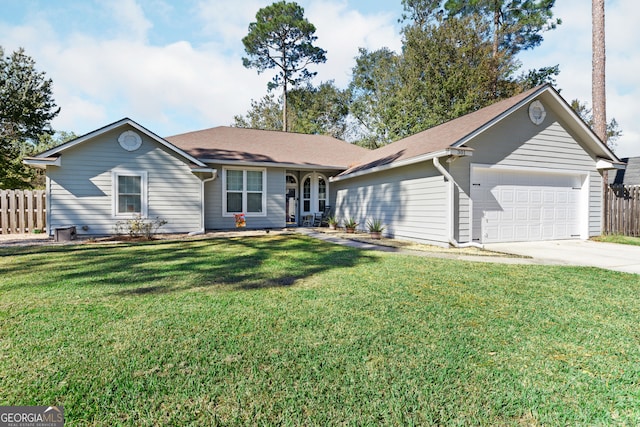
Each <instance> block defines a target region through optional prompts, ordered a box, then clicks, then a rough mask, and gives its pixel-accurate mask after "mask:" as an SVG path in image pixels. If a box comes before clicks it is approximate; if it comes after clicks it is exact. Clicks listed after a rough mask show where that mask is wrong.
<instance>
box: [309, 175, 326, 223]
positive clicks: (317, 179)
mask: <svg viewBox="0 0 640 427" xmlns="http://www.w3.org/2000/svg"><path fill="white" fill-rule="evenodd" d="M328 206H329V182H328V181H327V178H326V177H325V176H324V175H322V174H320V173H317V172H313V173H310V174H308V175H306V176H305V177H304V178H303V179H302V212H303V213H305V214H315V213H318V212H324V211H325V209H327V207H328Z"/></svg>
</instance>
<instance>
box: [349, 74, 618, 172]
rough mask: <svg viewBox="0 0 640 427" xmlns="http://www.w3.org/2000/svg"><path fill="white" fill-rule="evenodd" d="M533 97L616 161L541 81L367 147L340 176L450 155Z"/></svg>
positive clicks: (598, 154)
mask: <svg viewBox="0 0 640 427" xmlns="http://www.w3.org/2000/svg"><path fill="white" fill-rule="evenodd" d="M535 99H542V100H543V101H544V102H545V105H548V106H549V108H551V109H552V110H553V111H554V112H555V113H556V114H558V115H559V116H560V117H561V118H562V119H563V120H564V121H565V122H567V123H569V127H570V128H571V129H572V130H573V131H574V133H575V134H576V135H578V137H579V138H580V139H581V140H582V141H584V142H585V145H586V146H587V147H589V149H590V150H591V151H592V152H593V153H594V154H595V157H600V158H604V159H608V160H611V161H612V162H614V163H619V162H620V161H619V160H618V158H617V157H616V156H615V154H613V152H612V151H611V150H609V148H607V147H606V146H605V145H604V144H603V143H602V142H601V141H600V140H599V139H598V138H597V136H596V135H595V134H594V133H593V131H592V130H591V129H590V128H589V127H588V126H587V125H586V124H585V123H584V122H583V121H582V119H580V117H579V116H578V115H577V114H576V113H575V112H574V111H573V110H572V109H571V107H570V106H569V105H568V104H567V103H566V101H564V100H563V99H562V97H561V96H560V95H559V94H558V92H556V91H555V90H554V89H553V88H552V87H551V86H549V85H543V86H538V87H536V88H533V89H530V90H528V91H526V92H523V93H521V94H519V95H516V96H513V97H511V98H508V99H505V100H502V101H498V102H496V103H494V104H492V105H489V106H487V107H485V108H482V109H480V110H478V111H475V112H473V113H469V114H467V115H465V116H462V117H459V118H457V119H454V120H451V121H448V122H446V123H443V124H441V125H438V126H435V127H433V128H430V129H427V130H425V131H423V132H420V133H417V134H415V135H412V136H409V137H407V138H403V139H401V140H398V141H396V142H393V143H391V144H388V145H386V146H384V147H381V148H378V149H376V150H374V151H371V152H370V153H369V154H367V155H365V156H364V157H363V158H362V159H361V161H360V162H359V164H358V165H355V166H353V167H352V168H350V169H349V170H347V171H345V172H343V173H342V174H341V175H340V176H341V177H344V178H346V177H348V176H349V175H353V174H356V175H360V174H363V173H367V172H368V171H373V170H379V169H380V168H383V167H386V168H391V167H396V166H401V165H404V164H407V163H411V162H412V160H415V161H422V160H423V159H425V158H427V157H442V156H445V155H451V152H450V150H451V149H452V148H465V147H464V145H465V143H467V142H469V141H470V140H472V139H473V138H475V137H476V136H477V135H479V134H481V133H483V132H485V131H486V130H487V129H489V128H491V127H493V126H494V125H496V124H497V123H499V122H501V121H502V120H504V119H505V118H506V117H508V116H510V115H511V114H512V113H513V112H515V111H516V110H518V109H519V108H521V107H523V106H524V105H526V104H528V103H529V102H531V101H533V100H535ZM440 153H441V154H440Z"/></svg>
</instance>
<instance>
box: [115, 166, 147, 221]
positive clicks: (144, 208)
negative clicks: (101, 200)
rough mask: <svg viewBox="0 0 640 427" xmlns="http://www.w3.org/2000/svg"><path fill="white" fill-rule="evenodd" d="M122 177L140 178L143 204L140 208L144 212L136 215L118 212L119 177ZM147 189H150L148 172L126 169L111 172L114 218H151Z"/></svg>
mask: <svg viewBox="0 0 640 427" xmlns="http://www.w3.org/2000/svg"><path fill="white" fill-rule="evenodd" d="M120 176H139V177H140V178H141V179H140V192H141V194H140V197H141V199H142V200H141V203H140V208H141V210H142V212H139V213H138V212H136V213H119V212H118V199H119V197H118V177H120ZM147 187H148V179H147V171H134V170H124V169H116V170H113V171H111V205H112V213H113V217H114V218H133V217H134V216H136V215H138V214H140V216H141V217H142V218H147V217H148V216H149V206H148V203H147V194H148V191H147Z"/></svg>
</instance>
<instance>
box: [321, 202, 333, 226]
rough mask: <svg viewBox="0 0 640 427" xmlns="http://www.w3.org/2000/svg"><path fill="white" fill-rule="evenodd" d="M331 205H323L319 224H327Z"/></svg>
mask: <svg viewBox="0 0 640 427" xmlns="http://www.w3.org/2000/svg"><path fill="white" fill-rule="evenodd" d="M330 214H331V206H325V207H324V211H322V219H321V220H320V226H321V227H324V226H327V227H328V226H329V217H330V216H331V215H330Z"/></svg>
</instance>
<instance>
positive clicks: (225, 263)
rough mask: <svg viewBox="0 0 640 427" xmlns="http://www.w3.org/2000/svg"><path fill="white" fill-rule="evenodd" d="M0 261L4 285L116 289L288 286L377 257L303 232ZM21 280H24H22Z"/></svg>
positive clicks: (17, 252)
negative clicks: (304, 234) (313, 237)
mask: <svg viewBox="0 0 640 427" xmlns="http://www.w3.org/2000/svg"><path fill="white" fill-rule="evenodd" d="M0 256H2V257H3V258H4V257H10V258H9V262H4V263H3V262H0V275H1V276H0V277H4V278H12V281H11V282H5V283H4V284H3V282H4V281H5V280H4V279H0V289H5V290H7V289H11V288H18V287H32V286H56V285H63V284H64V285H67V284H69V285H73V286H99V285H108V286H115V287H116V290H115V292H114V293H116V294H119V295H149V294H162V293H167V292H173V291H177V290H183V289H188V288H199V287H211V286H219V287H228V288H232V289H244V290H253V289H261V288H272V287H288V286H292V285H294V284H295V283H296V282H297V281H298V280H300V279H304V278H306V277H310V276H312V275H314V274H316V273H319V272H322V271H325V270H328V269H335V268H347V267H352V266H354V265H356V264H358V263H362V262H372V261H373V260H374V256H373V255H371V254H370V253H367V252H365V251H361V250H358V249H353V248H347V247H343V246H338V245H333V244H329V243H325V242H321V241H318V240H316V239H312V238H309V237H304V236H299V235H279V236H265V237H238V238H229V239H206V240H205V239H203V240H188V241H158V242H148V243H128V244H115V245H102V244H101V245H77V246H58V247H45V248H43V247H30V248H10V249H2V250H0ZM22 278H23V279H22Z"/></svg>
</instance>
